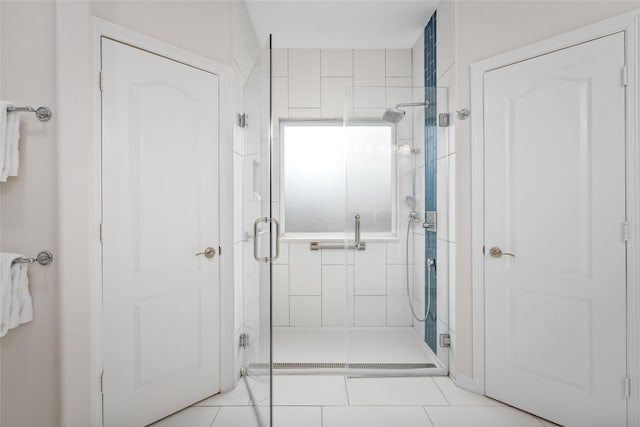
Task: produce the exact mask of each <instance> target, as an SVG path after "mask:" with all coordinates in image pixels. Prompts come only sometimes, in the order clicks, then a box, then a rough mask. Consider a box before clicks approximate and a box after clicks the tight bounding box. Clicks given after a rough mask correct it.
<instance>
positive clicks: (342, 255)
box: [320, 249, 355, 265]
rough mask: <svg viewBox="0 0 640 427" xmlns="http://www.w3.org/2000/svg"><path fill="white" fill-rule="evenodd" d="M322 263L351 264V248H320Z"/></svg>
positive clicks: (352, 255)
mask: <svg viewBox="0 0 640 427" xmlns="http://www.w3.org/2000/svg"><path fill="white" fill-rule="evenodd" d="M320 252H321V253H322V264H323V265H328V264H334V265H345V264H351V265H353V258H354V252H355V251H353V250H347V251H345V250H343V249H322V250H321V251H320Z"/></svg>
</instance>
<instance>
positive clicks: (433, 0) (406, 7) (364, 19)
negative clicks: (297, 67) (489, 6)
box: [246, 0, 438, 49]
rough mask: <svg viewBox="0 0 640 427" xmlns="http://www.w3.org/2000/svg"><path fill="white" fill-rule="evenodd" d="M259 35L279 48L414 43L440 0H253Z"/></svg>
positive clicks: (250, 6) (387, 46) (375, 46)
mask: <svg viewBox="0 0 640 427" xmlns="http://www.w3.org/2000/svg"><path fill="white" fill-rule="evenodd" d="M246 4H247V10H248V12H249V16H250V18H251V22H252V23H253V27H254V28H255V30H256V34H257V36H258V40H267V37H268V36H269V34H270V33H271V34H273V47H274V48H326V49H339V48H352V49H383V48H385V49H402V48H411V47H413V44H414V43H415V41H416V40H417V39H418V36H419V35H420V32H421V31H423V29H424V27H425V25H426V24H427V21H428V20H429V18H430V17H431V15H432V14H433V11H434V10H435V9H436V6H437V5H438V0H420V1H416V0H413V1H406V0H386V1H384V0H383V1H381V0H247V1H246Z"/></svg>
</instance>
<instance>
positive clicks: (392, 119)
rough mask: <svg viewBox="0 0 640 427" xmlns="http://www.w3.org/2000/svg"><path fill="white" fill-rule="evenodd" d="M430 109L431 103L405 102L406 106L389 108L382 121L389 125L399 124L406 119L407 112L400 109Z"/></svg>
mask: <svg viewBox="0 0 640 427" xmlns="http://www.w3.org/2000/svg"><path fill="white" fill-rule="evenodd" d="M421 106H424V107H428V106H429V102H428V101H425V102H405V103H404V104H397V105H394V106H393V107H391V108H387V110H386V111H385V112H384V114H383V115H382V120H384V121H385V122H389V123H399V122H400V121H401V120H402V119H404V115H405V114H406V112H405V111H404V110H401V109H400V107H421Z"/></svg>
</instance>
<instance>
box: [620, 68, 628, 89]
mask: <svg viewBox="0 0 640 427" xmlns="http://www.w3.org/2000/svg"><path fill="white" fill-rule="evenodd" d="M621 76H622V86H626V85H628V84H629V67H627V66H626V65H625V66H624V67H622V71H621Z"/></svg>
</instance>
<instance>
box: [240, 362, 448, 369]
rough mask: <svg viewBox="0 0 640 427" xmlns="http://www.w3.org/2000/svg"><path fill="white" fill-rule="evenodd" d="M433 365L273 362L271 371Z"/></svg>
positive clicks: (264, 365)
mask: <svg viewBox="0 0 640 427" xmlns="http://www.w3.org/2000/svg"><path fill="white" fill-rule="evenodd" d="M268 366H269V365H268V364H267V363H255V364H252V365H251V366H250V367H251V368H254V369H260V368H262V369H264V368H267V367H268ZM436 367H437V366H436V365H435V364H434V363H310V362H275V363H274V364H273V369H427V368H436Z"/></svg>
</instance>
